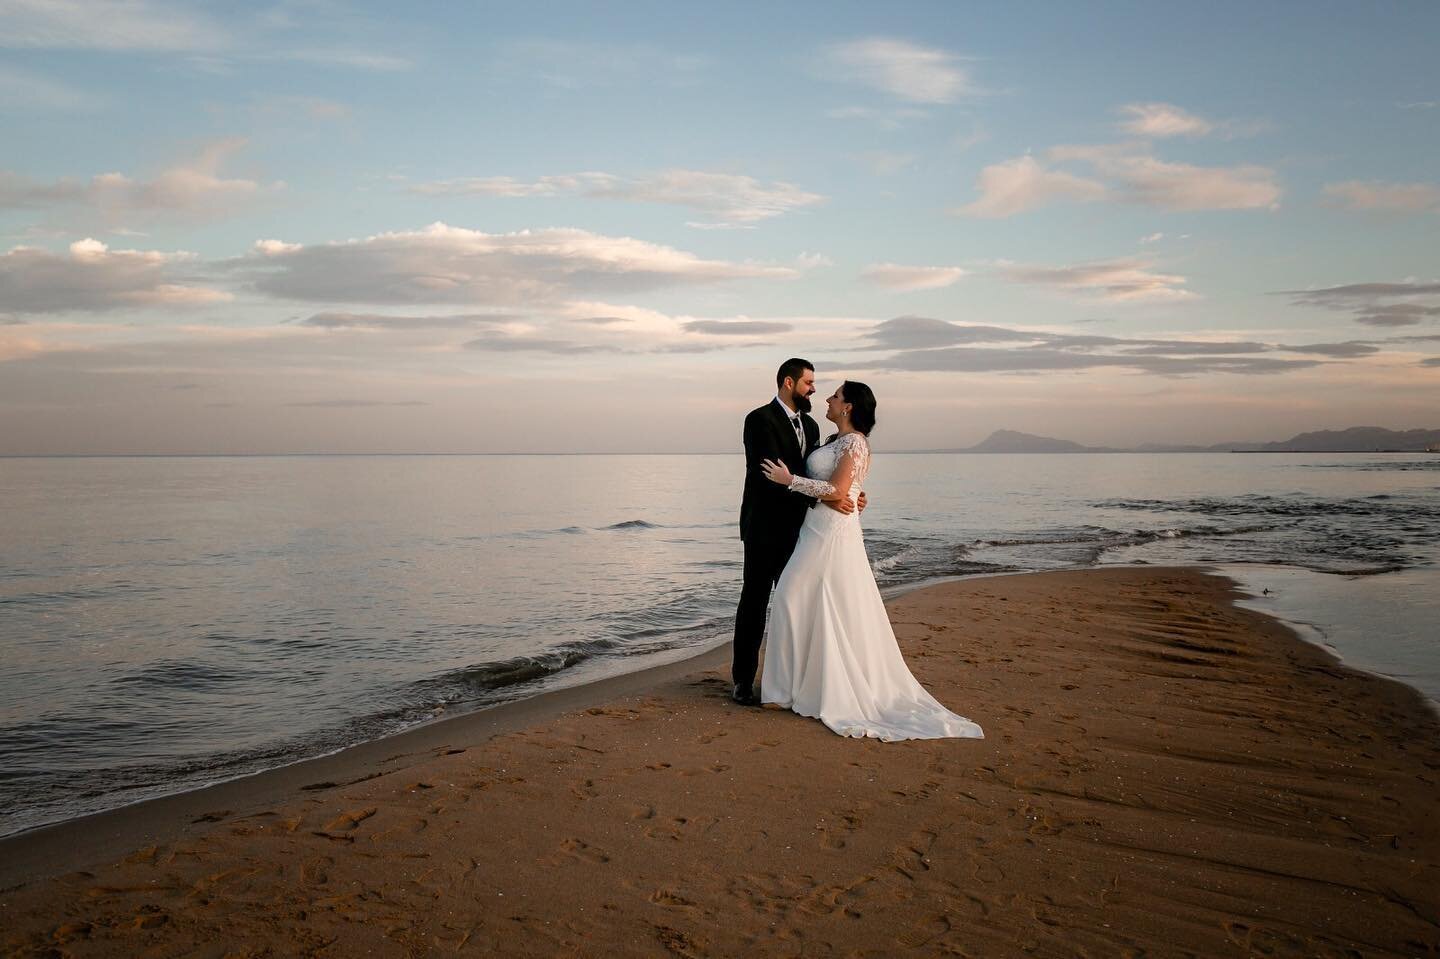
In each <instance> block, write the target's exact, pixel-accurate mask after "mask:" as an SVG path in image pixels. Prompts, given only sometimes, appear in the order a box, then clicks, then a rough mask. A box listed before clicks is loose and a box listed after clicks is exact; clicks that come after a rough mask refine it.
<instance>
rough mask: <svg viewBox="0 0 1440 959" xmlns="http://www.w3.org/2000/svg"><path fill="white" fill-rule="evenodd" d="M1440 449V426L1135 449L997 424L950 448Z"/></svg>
mask: <svg viewBox="0 0 1440 959" xmlns="http://www.w3.org/2000/svg"><path fill="white" fill-rule="evenodd" d="M1427 449H1428V450H1440V430H1405V431H1404V432H1397V431H1395V430H1387V429H1382V428H1380V427H1378V426H1354V427H1351V428H1350V429H1348V430H1319V431H1317V432H1314V433H1301V434H1300V435H1298V436H1292V437H1291V438H1290V439H1288V440H1281V441H1280V442H1277V443H1238V442H1237V443H1216V444H1215V445H1214V446H1182V445H1170V444H1165V443H1144V444H1141V445H1140V446H1136V447H1134V448H1132V449H1116V448H1115V447H1110V446H1082V445H1081V444H1079V443H1072V442H1071V441H1070V440H1058V439H1054V438H1053V437H1049V436H1035V435H1033V434H1030V433H1017V432H1016V431H1015V430H996V431H995V432H993V433H991V434H990V435H989V436H987V437H986V438H985V439H984V440H983V441H981V442H979V443H976V444H975V445H974V446H970V447H967V448H965V449H959V450H945V451H943V452H947V453H1420V452H1424V451H1426V450H1427Z"/></svg>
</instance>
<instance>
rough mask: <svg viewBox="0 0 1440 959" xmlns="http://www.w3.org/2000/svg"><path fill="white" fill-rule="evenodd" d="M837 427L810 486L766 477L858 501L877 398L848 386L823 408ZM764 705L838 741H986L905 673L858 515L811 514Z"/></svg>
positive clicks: (790, 567) (772, 648)
mask: <svg viewBox="0 0 1440 959" xmlns="http://www.w3.org/2000/svg"><path fill="white" fill-rule="evenodd" d="M825 418H826V419H827V420H829V421H830V422H832V423H834V424H835V425H836V427H838V428H839V433H838V434H836V436H835V437H834V439H833V440H832V442H829V443H827V444H825V445H824V446H821V447H819V448H818V449H816V450H815V451H814V452H813V453H811V454H810V456H809V457H807V459H806V461H805V471H806V472H807V473H808V474H809V476H808V477H804V476H792V475H791V474H790V471H789V470H788V469H787V468H786V467H785V464H783V463H779V462H773V461H770V460H766V462H765V465H764V470H765V475H766V477H767V478H769V479H771V480H773V481H774V482H776V483H780V484H782V485H784V486H788V487H789V488H790V489H792V490H796V491H798V492H801V493H804V494H806V495H807V496H813V497H816V498H817V499H822V500H837V499H840V498H843V497H849V498H850V499H852V500H853V499H854V498H855V497H857V496H859V495H860V488H861V487H862V486H863V485H864V483H865V476H866V474H867V473H868V472H869V470H870V444H869V442H868V440H867V436H868V435H869V433H870V430H871V429H872V428H873V427H874V425H875V395H874V394H873V393H872V392H871V391H870V388H869V387H868V386H866V385H865V384H864V383H854V382H849V381H847V382H845V383H842V384H841V385H840V388H839V389H837V390H836V391H835V393H834V395H833V396H831V397H830V398H829V399H828V400H826V410H825ZM760 699H761V701H762V702H767V703H778V704H779V705H781V706H786V707H789V708H790V709H793V710H794V711H795V712H797V713H799V714H800V715H802V716H810V717H812V718H817V719H819V720H820V721H821V722H823V723H824V724H825V725H826V726H829V727H830V728H831V729H832V730H834V731H835V732H837V733H839V734H840V735H842V736H855V737H861V736H871V737H874V738H877V739H881V740H884V741H885V742H893V741H895V740H900V739H943V738H947V737H959V738H968V739H983V738H984V735H985V734H984V733H983V732H982V731H981V729H980V727H979V726H977V725H976V724H975V723H972V722H971V721H970V720H968V719H966V718H965V717H964V716H957V715H956V714H955V713H952V712H950V710H948V709H946V708H945V707H944V706H942V705H940V703H939V702H938V701H936V699H935V697H934V696H931V695H930V694H929V693H928V692H926V691H925V689H924V687H922V686H921V685H920V684H919V683H918V682H917V681H916V680H915V677H914V676H912V675H911V674H910V670H909V668H908V667H907V666H906V665H905V659H904V657H902V656H901V655H900V647H899V645H898V644H896V642H895V632H894V630H892V629H891V628H890V617H889V616H888V615H887V614H886V612H885V604H884V602H883V601H882V600H881V598H880V588H879V587H878V586H877V585H876V584H875V574H874V573H873V572H872V571H871V569H870V560H869V557H868V556H866V554H865V541H864V539H863V538H862V536H861V531H860V514H859V512H858V511H857V512H854V513H848V514H847V513H840V512H837V511H835V510H833V509H812V510H810V512H809V513H808V514H807V515H806V517H805V524H804V525H803V526H802V527H801V528H800V540H799V542H797V543H796V544H795V552H794V553H792V554H791V556H790V562H789V563H787V564H786V566H785V571H784V572H783V573H781V574H780V581H779V583H778V584H777V585H776V587H775V599H774V605H773V606H772V608H771V612H770V628H769V633H768V637H767V639H766V652H765V671H764V674H763V675H762V676H761V682H760Z"/></svg>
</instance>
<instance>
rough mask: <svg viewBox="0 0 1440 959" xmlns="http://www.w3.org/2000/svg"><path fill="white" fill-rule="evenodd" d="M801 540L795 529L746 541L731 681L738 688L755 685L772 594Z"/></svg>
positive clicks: (797, 530) (736, 617) (798, 532)
mask: <svg viewBox="0 0 1440 959" xmlns="http://www.w3.org/2000/svg"><path fill="white" fill-rule="evenodd" d="M799 539H800V530H799V529H796V530H795V533H794V535H791V536H785V535H783V534H782V535H781V536H779V537H769V536H767V537H751V538H750V539H747V540H746V541H745V578H744V583H743V585H742V586H741V587H740V606H739V608H738V609H736V610H735V652H734V661H733V662H732V664H731V666H730V678H731V679H733V680H734V681H735V685H737V686H753V685H754V684H755V671H756V670H757V669H759V667H760V644H761V642H762V641H764V639H765V611H766V609H767V608H768V607H769V605H770V591H771V590H772V589H774V588H775V581H776V580H778V579H779V578H780V573H781V571H783V570H784V569H785V564H786V563H788V562H789V561H790V554H791V553H793V552H795V543H796V541H797V540H799ZM757 692H758V690H757Z"/></svg>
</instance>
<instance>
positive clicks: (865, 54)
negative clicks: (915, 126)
mask: <svg viewBox="0 0 1440 959" xmlns="http://www.w3.org/2000/svg"><path fill="white" fill-rule="evenodd" d="M825 57H826V59H827V61H828V62H829V64H830V66H831V67H832V68H834V69H835V70H837V71H838V72H839V74H840V75H841V76H843V77H844V78H846V79H849V80H853V81H855V82H858V83H863V84H865V85H866V86H869V87H873V88H875V89H877V90H882V91H884V92H886V93H889V94H893V95H894V96H897V97H899V98H901V99H902V100H909V101H911V102H914V103H953V102H954V101H955V100H957V99H959V98H960V97H962V96H965V95H967V94H971V93H974V92H975V90H974V89H973V87H972V86H971V83H970V77H969V75H968V74H967V72H966V71H965V69H964V68H962V67H961V66H959V63H958V58H957V57H956V56H955V55H954V54H952V53H949V52H948V51H945V50H940V49H937V48H934V47H922V46H920V45H918V44H914V43H911V42H909V41H907V40H898V39H894V38H889V37H870V38H867V39H863V40H852V41H850V42H848V43H839V44H835V45H833V46H831V47H829V48H827V49H826V51H825Z"/></svg>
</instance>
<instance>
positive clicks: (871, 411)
mask: <svg viewBox="0 0 1440 959" xmlns="http://www.w3.org/2000/svg"><path fill="white" fill-rule="evenodd" d="M840 397H841V398H842V399H843V400H844V401H845V402H847V403H849V404H850V425H852V426H854V427H855V428H856V429H857V430H859V431H860V432H862V433H864V434H865V435H866V436H869V435H870V431H871V430H873V429H874V428H875V394H874V393H872V392H870V387H868V386H866V385H865V384H864V383H857V382H855V381H854V380H846V381H845V382H844V383H841V384H840Z"/></svg>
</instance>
